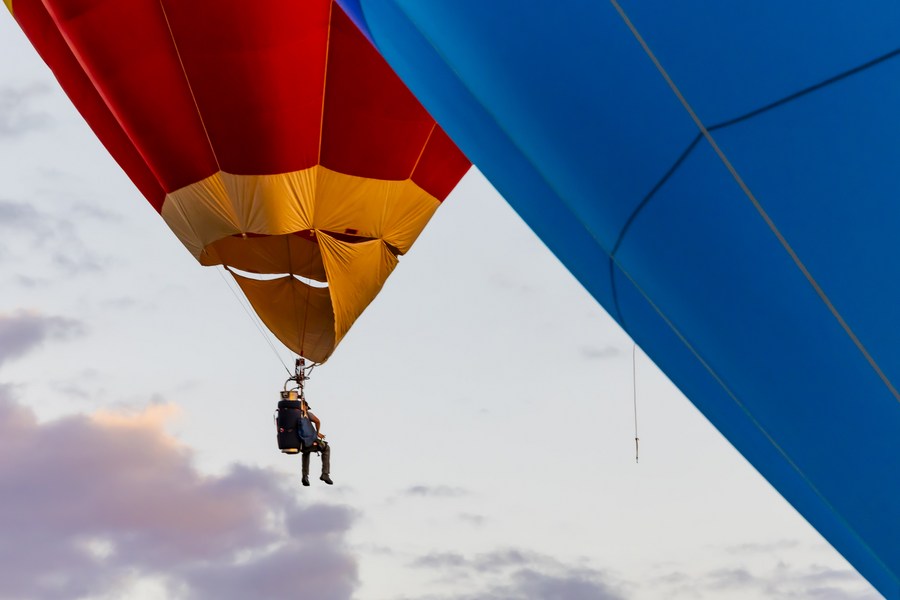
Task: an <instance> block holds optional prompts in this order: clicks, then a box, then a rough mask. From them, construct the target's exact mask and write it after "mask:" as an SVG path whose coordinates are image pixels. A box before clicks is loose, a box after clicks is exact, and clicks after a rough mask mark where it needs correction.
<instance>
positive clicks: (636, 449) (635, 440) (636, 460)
mask: <svg viewBox="0 0 900 600" xmlns="http://www.w3.org/2000/svg"><path fill="white" fill-rule="evenodd" d="M639 441H640V439H639V438H634V462H635V463H638V462H640V461H639V460H638V454H639V448H638V442H639Z"/></svg>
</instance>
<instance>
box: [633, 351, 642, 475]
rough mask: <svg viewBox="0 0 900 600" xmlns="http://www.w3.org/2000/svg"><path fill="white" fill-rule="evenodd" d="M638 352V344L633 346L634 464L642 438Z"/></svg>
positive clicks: (636, 460)
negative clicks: (639, 423)
mask: <svg viewBox="0 0 900 600" xmlns="http://www.w3.org/2000/svg"><path fill="white" fill-rule="evenodd" d="M636 351H637V344H632V345H631V389H632V391H633V392H634V462H635V463H637V462H638V455H639V453H640V448H639V443H640V438H639V437H638V419H637V361H636V360H635V352H636Z"/></svg>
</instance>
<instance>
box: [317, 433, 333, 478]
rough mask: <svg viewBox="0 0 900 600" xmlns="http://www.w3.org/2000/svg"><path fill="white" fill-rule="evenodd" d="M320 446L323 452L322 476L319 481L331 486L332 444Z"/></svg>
mask: <svg viewBox="0 0 900 600" xmlns="http://www.w3.org/2000/svg"><path fill="white" fill-rule="evenodd" d="M319 445H320V446H321V452H322V476H321V477H319V479H321V480H322V481H324V482H325V483H327V484H328V485H331V484H332V481H331V476H330V473H331V444H326V443H321V444H319Z"/></svg>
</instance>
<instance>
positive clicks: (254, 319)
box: [216, 265, 291, 375]
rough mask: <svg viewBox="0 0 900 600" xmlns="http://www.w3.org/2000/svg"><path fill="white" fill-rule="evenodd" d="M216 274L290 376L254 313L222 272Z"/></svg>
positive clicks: (217, 270)
mask: <svg viewBox="0 0 900 600" xmlns="http://www.w3.org/2000/svg"><path fill="white" fill-rule="evenodd" d="M221 266H222V269H223V270H225V271H228V272H229V273H230V272H231V271H230V269H229V268H228V267H227V266H225V265H221ZM216 273H218V274H219V277H221V278H222V281H223V282H224V283H225V287H227V288H228V289H229V290H230V291H231V294H232V295H233V296H234V298H235V300H237V303H238V304H240V305H241V308H243V309H244V312H245V313H247V318H249V319H250V322H251V323H253V326H254V327H256V330H257V331H259V334H260V335H261V336H262V337H263V339H264V340H266V343H267V344H269V348H271V349H272V352H273V353H274V354H275V356H276V357H277V358H278V362H280V363H281V366H282V367H284V370H285V371H287V372H288V375H290V374H291V370H290V369H289V368H288V366H287V365H286V364H285V362H284V359H282V358H281V355H280V354H278V349H277V348H275V344H273V343H272V340H271V339H269V336H268V335H266V332H265V330H264V329H263V328H262V326H260V324H259V317H258V316H257V315H256V313H254V312H253V311H252V310H250V309H249V308H247V306H246V304H244V302H243V300H241V297H240V296H239V295H238V293H237V292H236V291H235V290H234V288H233V287H232V286H231V284H230V283H228V279H227V278H226V277H225V275H223V274H222V271H220V270H219V269H216Z"/></svg>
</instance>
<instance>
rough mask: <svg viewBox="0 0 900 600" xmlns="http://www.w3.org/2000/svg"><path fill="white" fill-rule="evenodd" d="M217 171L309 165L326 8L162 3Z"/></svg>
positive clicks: (315, 140)
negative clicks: (215, 161)
mask: <svg viewBox="0 0 900 600" xmlns="http://www.w3.org/2000/svg"><path fill="white" fill-rule="evenodd" d="M163 4H164V5H165V7H166V14H167V15H168V17H169V22H170V24H171V26H172V30H173V32H174V35H175V41H176V43H177V46H178V50H179V52H180V54H181V57H182V60H183V61H184V65H185V70H186V71H187V74H188V79H189V81H190V83H191V88H192V89H193V91H194V95H195V97H196V99H197V104H198V105H199V107H200V113H201V115H202V116H203V122H204V123H205V124H206V128H207V131H208V132H209V136H210V138H211V139H212V142H213V148H214V149H215V153H216V157H217V158H218V160H219V165H220V166H221V168H222V169H223V170H224V171H227V172H229V173H235V174H243V175H264V174H275V173H285V172H290V171H298V170H300V169H305V168H308V167H311V166H314V165H315V164H317V162H318V154H319V129H320V126H321V121H322V86H323V81H324V79H325V53H326V48H327V42H328V18H329V12H330V10H331V1H330V0H302V1H301V0H216V1H215V2H196V1H194V2H187V1H185V0H164V2H163Z"/></svg>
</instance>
